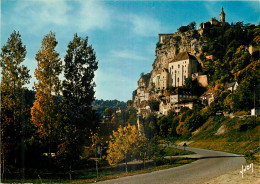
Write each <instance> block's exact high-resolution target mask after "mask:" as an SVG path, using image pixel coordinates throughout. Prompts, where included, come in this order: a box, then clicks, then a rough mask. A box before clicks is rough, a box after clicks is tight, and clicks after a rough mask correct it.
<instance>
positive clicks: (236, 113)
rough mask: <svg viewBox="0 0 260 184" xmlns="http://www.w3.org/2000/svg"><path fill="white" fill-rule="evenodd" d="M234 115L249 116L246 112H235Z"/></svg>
mask: <svg viewBox="0 0 260 184" xmlns="http://www.w3.org/2000/svg"><path fill="white" fill-rule="evenodd" d="M234 114H235V115H237V116H243V115H249V113H248V112H246V111H238V112H235V113H234Z"/></svg>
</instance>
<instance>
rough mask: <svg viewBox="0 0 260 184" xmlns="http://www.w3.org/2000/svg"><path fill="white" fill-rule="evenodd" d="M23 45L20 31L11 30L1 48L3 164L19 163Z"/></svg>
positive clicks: (24, 76) (25, 109)
mask: <svg viewBox="0 0 260 184" xmlns="http://www.w3.org/2000/svg"><path fill="white" fill-rule="evenodd" d="M25 56H26V47H25V46H24V45H23V43H22V39H21V35H20V34H19V32H16V31H14V32H13V33H12V34H11V35H10V37H9V38H8V40H7V43H6V45H4V46H3V47H2V49H1V54H0V57H1V60H0V66H1V159H2V162H1V164H2V167H1V168H2V169H3V170H2V171H1V173H2V174H4V170H5V165H15V164H18V163H17V160H18V157H19V155H20V154H22V152H21V151H22V150H21V149H22V146H23V141H24V139H23V136H24V127H25V126H27V123H28V122H27V121H26V116H27V115H28V106H27V105H26V101H25V92H26V90H25V88H24V85H26V84H28V83H29V79H30V75H29V70H28V69H27V67H25V66H24V65H22V62H23V61H24V59H25Z"/></svg>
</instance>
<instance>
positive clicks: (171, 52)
mask: <svg viewBox="0 0 260 184" xmlns="http://www.w3.org/2000/svg"><path fill="white" fill-rule="evenodd" d="M202 43H203V42H202V41H201V35H200V34H199V33H198V31H197V30H190V31H187V32H183V33H181V32H176V33H174V34H171V35H167V37H164V38H160V35H159V42H158V43H157V46H156V59H155V60H154V63H153V70H152V71H151V78H150V82H149V87H148V89H151V88H152V81H153V77H154V76H155V75H156V73H157V71H158V70H159V69H160V68H168V63H169V62H170V61H172V60H173V59H174V58H175V57H176V56H177V55H178V53H180V52H185V51H188V52H190V53H191V54H192V55H194V56H196V57H197V59H198V61H199V62H200V59H199V56H200V54H201V52H202Z"/></svg>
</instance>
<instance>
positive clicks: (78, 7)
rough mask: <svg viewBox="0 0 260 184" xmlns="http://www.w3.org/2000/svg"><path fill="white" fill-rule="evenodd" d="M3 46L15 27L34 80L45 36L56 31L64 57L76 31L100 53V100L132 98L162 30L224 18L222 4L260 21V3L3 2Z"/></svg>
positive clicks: (229, 17) (231, 18)
mask: <svg viewBox="0 0 260 184" xmlns="http://www.w3.org/2000/svg"><path fill="white" fill-rule="evenodd" d="M0 1H1V47H2V46H3V45H5V43H6V41H7V39H8V37H9V36H10V34H11V33H12V32H13V31H14V30H16V31H19V32H20V34H21V35H22V41H23V43H24V44H25V45H26V48H27V56H26V60H25V62H24V65H26V66H28V68H29V69H30V74H31V76H32V80H31V84H30V85H29V86H28V87H29V88H30V89H31V87H32V86H33V83H34V82H35V78H34V74H33V73H34V70H35V68H36V66H37V63H36V61H35V59H34V58H35V54H36V53H37V51H38V50H39V49H40V47H41V41H42V39H43V37H44V36H45V35H46V34H48V33H49V31H50V30H51V31H53V32H55V33H56V39H57V40H58V46H57V51H58V52H59V53H60V57H61V58H62V59H63V58H64V56H65V54H66V50H67V45H68V43H69V41H71V40H72V39H73V35H74V34H75V33H77V34H78V35H79V36H82V37H85V36H88V37H89V44H91V45H92V46H93V48H94V49H95V51H96V55H97V59H98V61H99V69H98V71H97V72H96V76H95V82H96V88H95V90H96V98H97V99H104V100H113V99H118V100H123V101H127V100H129V99H131V96H132V91H133V90H134V89H136V88H137V80H138V79H139V77H140V74H141V73H142V72H144V73H148V72H150V71H151V70H152V64H153V62H154V59H155V46H156V43H157V42H158V34H159V33H174V32H176V31H177V29H178V28H179V27H180V26H181V25H187V24H188V23H190V22H192V21H195V22H196V23H197V25H199V24H200V23H201V22H206V21H208V20H209V19H210V18H211V17H216V18H217V19H218V18H219V13H220V11H221V8H222V6H223V7H224V11H225V13H226V21H227V22H229V23H231V22H237V21H243V22H244V23H253V24H258V23H259V22H260V16H259V15H260V3H259V1H126V0H125V1H123V0H122V1H109V0H104V1H97V0H96V1H91V0H82V1H80V0H77V1H73V0H19V1H18V0H17V1H16V0H0Z"/></svg>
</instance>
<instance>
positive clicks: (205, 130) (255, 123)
mask: <svg viewBox="0 0 260 184" xmlns="http://www.w3.org/2000/svg"><path fill="white" fill-rule="evenodd" d="M259 123H260V118H259V117H257V118H256V119H255V118H254V117H235V118H230V117H211V118H209V119H208V121H207V122H206V123H205V124H204V125H202V126H201V127H200V128H199V129H198V130H197V131H196V132H194V134H193V136H192V137H191V138H190V139H189V141H191V143H190V145H189V146H193V147H200V148H205V149H212V150H219V151H226V152H232V153H239V154H243V155H245V156H247V158H248V159H253V160H254V159H256V158H255V157H256V156H257V155H258V154H259V131H260V124H259ZM258 156H259V155H258Z"/></svg>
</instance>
